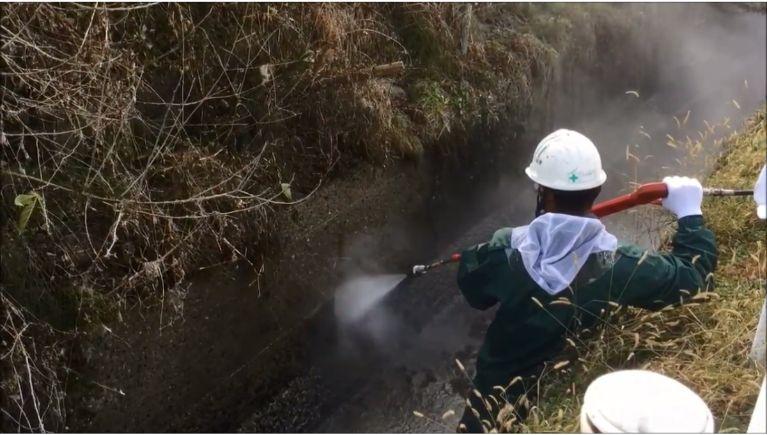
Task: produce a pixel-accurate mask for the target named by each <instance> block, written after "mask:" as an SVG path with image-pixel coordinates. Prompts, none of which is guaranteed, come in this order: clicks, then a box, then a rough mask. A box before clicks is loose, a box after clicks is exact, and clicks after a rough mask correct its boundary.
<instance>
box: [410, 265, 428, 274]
mask: <svg viewBox="0 0 767 435" xmlns="http://www.w3.org/2000/svg"><path fill="white" fill-rule="evenodd" d="M428 270H429V268H428V267H427V266H425V265H423V264H416V265H415V266H413V275H414V276H418V275H423V274H424V273H426V271H428Z"/></svg>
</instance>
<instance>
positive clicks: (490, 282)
mask: <svg viewBox="0 0 767 435" xmlns="http://www.w3.org/2000/svg"><path fill="white" fill-rule="evenodd" d="M508 235H510V229H509V228H505V229H502V230H499V231H498V232H496V234H495V236H494V237H493V240H492V241H491V242H489V243H483V244H480V245H477V246H475V247H472V248H470V249H467V250H465V251H463V252H462V254H461V263H460V266H459V269H458V287H459V288H460V290H461V292H462V293H463V295H464V297H465V298H466V300H467V301H468V302H469V304H470V305H471V306H472V307H474V308H477V309H480V310H485V309H488V308H490V307H492V306H494V305H496V304H499V307H498V311H497V312H496V315H495V319H494V320H493V322H492V323H491V324H490V327H489V329H488V331H487V334H486V336H485V341H484V343H483V344H482V347H481V349H480V352H479V356H478V358H477V374H476V377H475V379H474V382H475V386H476V387H477V389H479V390H480V391H481V392H482V393H483V394H489V393H490V392H491V391H492V388H493V386H496V385H497V386H501V387H505V386H506V385H507V384H508V383H509V382H510V381H511V380H512V379H513V377H515V376H517V374H518V373H521V372H523V371H525V370H530V369H532V368H533V367H535V366H538V365H540V364H541V363H543V362H544V361H546V360H548V359H550V358H552V357H554V356H555V355H556V354H557V353H559V352H560V351H561V350H562V348H563V347H564V343H565V338H566V335H567V332H568V331H574V330H577V329H578V328H585V327H589V326H591V325H593V324H594V323H595V322H596V321H597V320H598V319H599V317H600V316H601V315H603V314H604V313H606V312H609V311H610V308H611V306H615V304H616V303H617V304H619V305H628V306H633V307H640V308H645V309H650V310H659V309H661V308H663V307H666V306H668V305H671V304H678V303H681V302H683V301H684V300H685V299H687V298H689V297H691V296H693V295H695V294H696V293H698V292H700V291H710V290H711V287H712V285H713V282H712V277H713V275H711V273H712V272H713V271H714V269H715V267H716V260H717V252H716V242H715V240H714V235H713V233H712V232H711V231H710V230H709V229H707V228H706V227H705V225H704V222H703V217H702V216H699V215H698V216H687V217H684V218H682V219H679V221H678V230H677V233H676V235H675V236H674V239H673V249H672V250H671V252H669V253H652V252H649V251H646V250H644V249H642V248H640V247H638V246H635V245H625V246H621V247H619V248H618V249H617V251H616V252H615V253H612V252H605V253H598V254H592V255H591V256H590V257H589V259H588V260H587V262H586V263H585V265H584V266H583V267H582V268H581V270H580V271H579V273H578V275H577V276H576V278H575V280H574V281H573V283H572V284H571V285H570V287H568V288H567V289H565V290H563V291H562V292H560V293H558V294H556V295H553V296H552V295H550V294H548V293H547V292H545V291H544V290H543V289H542V288H540V287H539V286H538V285H537V284H536V283H535V281H533V280H532V278H530V276H529V274H528V273H527V271H526V270H525V267H524V265H523V263H522V258H521V256H520V254H519V252H518V251H516V250H513V249H511V247H510V238H509V237H508ZM558 299H559V301H557V300H558ZM565 299H566V301H565ZM610 302H613V304H611V303H610Z"/></svg>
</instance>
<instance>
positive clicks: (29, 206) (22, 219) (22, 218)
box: [13, 192, 42, 234]
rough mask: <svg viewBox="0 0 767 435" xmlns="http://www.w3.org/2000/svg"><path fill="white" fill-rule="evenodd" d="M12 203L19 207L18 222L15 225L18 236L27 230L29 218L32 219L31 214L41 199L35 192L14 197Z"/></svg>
mask: <svg viewBox="0 0 767 435" xmlns="http://www.w3.org/2000/svg"><path fill="white" fill-rule="evenodd" d="M13 203H14V204H16V206H17V207H21V212H20V213H19V221H18V223H17V224H16V229H17V230H18V231H19V234H21V233H23V232H24V230H25V229H26V228H27V224H28V223H29V218H31V217H32V212H34V211H35V207H36V206H37V204H38V203H42V197H41V196H40V195H39V194H38V193H37V192H32V193H26V194H20V195H16V198H14V200H13Z"/></svg>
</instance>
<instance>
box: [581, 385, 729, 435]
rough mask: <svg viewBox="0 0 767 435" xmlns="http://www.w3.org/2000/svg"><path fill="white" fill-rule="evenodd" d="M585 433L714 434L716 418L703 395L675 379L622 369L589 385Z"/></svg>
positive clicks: (584, 410)
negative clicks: (702, 397)
mask: <svg viewBox="0 0 767 435" xmlns="http://www.w3.org/2000/svg"><path fill="white" fill-rule="evenodd" d="M581 433H714V416H713V415H712V414H711V410H710V409H709V408H708V406H707V405H706V402H704V401H703V399H701V398H700V396H698V395H697V394H695V392H694V391H692V390H691V389H689V388H687V387H686V386H685V385H683V384H682V383H681V382H679V381H677V380H675V379H672V378H669V377H668V376H664V375H662V374H660V373H655V372H651V371H647V370H619V371H616V372H612V373H608V374H606V375H602V376H600V377H598V378H596V379H595V380H594V381H593V382H592V383H591V384H589V386H588V388H587V389H586V393H585V394H584V396H583V406H581Z"/></svg>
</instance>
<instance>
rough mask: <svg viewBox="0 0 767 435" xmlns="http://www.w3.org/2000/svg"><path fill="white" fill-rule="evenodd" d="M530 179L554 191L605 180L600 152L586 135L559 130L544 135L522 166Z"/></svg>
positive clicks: (590, 187) (587, 187) (585, 185)
mask: <svg viewBox="0 0 767 435" xmlns="http://www.w3.org/2000/svg"><path fill="white" fill-rule="evenodd" d="M525 173H526V174H527V176H528V177H530V179H531V180H533V181H535V182H536V183H538V184H540V185H541V186H546V187H549V188H551V189H557V190H587V189H593V188H594V187H597V186H601V185H602V184H604V182H605V180H607V174H605V171H603V170H602V159H601V158H600V157H599V151H597V147H596V146H595V145H594V143H593V142H591V140H589V138H587V137H586V136H584V135H582V134H580V133H578V132H577V131H573V130H566V129H559V130H557V131H555V132H554V133H551V134H550V135H548V136H546V137H544V138H543V140H541V141H540V143H538V146H537V147H536V148H535V153H534V154H533V161H532V162H530V166H528V167H527V169H525Z"/></svg>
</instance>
